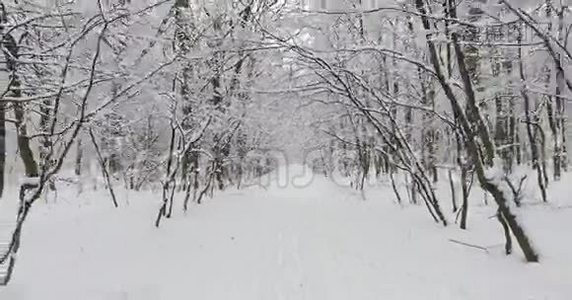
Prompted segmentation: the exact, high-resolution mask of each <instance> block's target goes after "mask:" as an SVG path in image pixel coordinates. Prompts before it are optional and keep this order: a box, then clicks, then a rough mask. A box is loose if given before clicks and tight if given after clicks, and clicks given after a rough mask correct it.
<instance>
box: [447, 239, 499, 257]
mask: <svg viewBox="0 0 572 300" xmlns="http://www.w3.org/2000/svg"><path fill="white" fill-rule="evenodd" d="M449 242H453V243H455V244H459V245H463V246H467V247H471V248H475V249H479V250H483V251H485V252H486V253H487V254H488V253H489V249H487V248H486V247H483V246H478V245H473V244H469V243H465V242H461V241H457V240H454V239H449Z"/></svg>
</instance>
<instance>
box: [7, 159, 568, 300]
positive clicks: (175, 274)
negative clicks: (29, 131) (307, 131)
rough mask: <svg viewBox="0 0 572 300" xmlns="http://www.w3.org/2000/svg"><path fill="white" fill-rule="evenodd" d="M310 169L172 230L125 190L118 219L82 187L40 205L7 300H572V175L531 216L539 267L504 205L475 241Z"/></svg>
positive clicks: (231, 198)
mask: <svg viewBox="0 0 572 300" xmlns="http://www.w3.org/2000/svg"><path fill="white" fill-rule="evenodd" d="M306 171H307V170H306ZM300 172H302V168H301V167H299V166H298V167H294V168H292V167H290V169H289V174H288V176H287V177H288V178H289V179H290V180H281V183H280V184H278V183H277V182H273V183H272V184H271V185H270V186H269V187H266V188H262V187H260V186H251V187H249V188H246V189H243V190H235V189H229V190H227V191H225V192H221V193H217V194H215V197H214V198H213V199H207V200H206V201H205V202H204V204H202V205H200V206H193V207H192V209H191V210H190V211H189V212H188V213H187V214H186V215H184V214H183V213H182V212H181V210H180V209H178V208H177V211H176V213H175V215H174V217H173V218H172V219H169V220H164V222H163V223H162V227H161V228H159V229H157V228H154V227H153V221H154V217H155V215H156V213H157V209H158V204H159V202H158V201H159V196H158V195H152V194H151V193H135V192H129V194H127V193H126V192H122V193H119V194H120V196H121V203H120V204H121V207H120V208H119V209H114V208H113V207H112V205H111V201H110V200H109V197H108V195H107V194H106V193H105V191H97V192H88V191H86V192H84V193H83V194H81V195H80V196H77V195H76V194H75V192H72V190H73V189H72V188H70V189H69V193H60V195H59V197H58V200H57V202H56V203H53V201H52V202H50V203H48V204H46V203H43V202H42V203H38V205H37V206H36V207H35V209H34V211H33V214H32V215H31V216H30V219H29V222H28V223H27V224H26V228H25V232H24V236H23V244H22V249H21V252H20V255H19V257H18V262H17V266H16V271H15V273H14V277H13V281H12V282H11V283H10V285H9V286H8V287H5V288H0V299H7V300H12V299H13V300H19V299H41V300H47V299H58V300H62V299H81V300H83V299H201V300H207V299H248V300H251V299H263V300H269V299H310V300H319V299H324V300H331V299H571V297H572V254H571V253H572V238H570V236H571V235H570V228H571V227H572V226H571V225H572V206H569V203H571V202H566V199H565V198H566V197H568V194H570V192H572V187H571V186H570V180H569V179H570V178H567V179H564V180H563V182H561V183H560V184H559V185H555V186H554V188H553V190H552V191H553V194H552V197H551V204H548V205H528V206H526V207H524V208H523V209H522V210H523V217H524V218H525V223H526V226H527V228H529V229H530V231H531V232H532V236H533V239H534V241H535V243H536V246H537V247H538V248H539V250H540V252H541V254H542V257H541V260H542V262H541V263H540V264H526V263H524V262H523V258H522V254H521V253H520V252H518V251H516V253H515V254H514V255H513V256H512V257H508V258H507V257H506V256H505V255H504V254H503V245H502V243H503V235H502V232H501V231H500V228H499V225H498V223H497V221H496V220H495V219H494V218H489V217H490V216H492V215H494V207H493V205H491V206H490V207H486V206H483V205H481V204H475V205H474V206H473V207H471V215H470V220H469V226H470V228H469V230H468V231H461V230H459V229H458V226H456V225H455V224H452V225H451V226H449V227H447V228H443V227H442V226H439V225H438V224H435V223H433V222H432V220H431V219H430V217H428V215H427V213H426V211H425V208H424V207H423V206H407V207H400V206H398V205H396V204H395V203H393V202H394V196H393V194H392V192H391V189H390V188H389V187H383V186H381V187H377V188H372V189H369V190H368V191H367V193H366V194H365V195H363V194H361V193H359V192H356V191H354V190H352V189H350V188H347V187H342V186H339V185H336V184H333V183H332V182H331V181H330V180H328V179H326V178H324V177H321V176H318V175H316V176H313V178H312V181H311V182H310V177H309V176H305V177H300V176H297V174H299V173H300ZM281 176H284V174H282V175H281ZM294 177H295V178H294ZM282 179H285V178H284V177H283V178H282ZM293 180H295V181H294V183H295V184H293ZM567 185H568V186H567ZM449 202H450V200H449V198H447V197H444V198H443V200H442V203H443V206H444V209H445V210H448V211H450V208H449V205H448V203H449ZM7 206H9V205H8V204H6V203H3V204H2V205H0V210H2V208H4V207H7ZM450 219H452V217H451V216H450ZM0 223H6V219H4V220H3V221H0ZM1 230H4V229H2V228H0V231H1ZM450 239H454V240H458V241H462V242H467V243H471V244H475V245H479V246H483V247H487V249H488V252H487V251H484V250H480V249H475V248H471V247H467V246H463V245H460V244H457V243H453V242H451V241H450Z"/></svg>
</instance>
